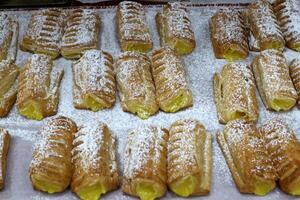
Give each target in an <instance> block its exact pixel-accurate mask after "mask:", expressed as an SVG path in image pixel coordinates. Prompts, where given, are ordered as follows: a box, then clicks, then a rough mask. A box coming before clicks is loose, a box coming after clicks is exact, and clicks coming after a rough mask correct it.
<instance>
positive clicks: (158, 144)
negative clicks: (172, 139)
mask: <svg viewBox="0 0 300 200" xmlns="http://www.w3.org/2000/svg"><path fill="white" fill-rule="evenodd" d="M167 141H168V133H167V131H166V130H164V129H161V128H159V127H155V126H142V127H139V128H137V129H135V130H133V131H131V132H129V133H128V137H127V143H126V147H125V155H124V174H123V183H122V190H123V192H125V193H127V194H129V195H132V196H138V194H137V191H136V189H137V186H138V184H140V183H141V182H146V183H147V182H148V183H151V185H152V186H153V187H155V188H156V189H157V190H159V191H156V192H157V197H160V196H163V195H164V193H165V192H166V190H167V187H166V183H167Z"/></svg>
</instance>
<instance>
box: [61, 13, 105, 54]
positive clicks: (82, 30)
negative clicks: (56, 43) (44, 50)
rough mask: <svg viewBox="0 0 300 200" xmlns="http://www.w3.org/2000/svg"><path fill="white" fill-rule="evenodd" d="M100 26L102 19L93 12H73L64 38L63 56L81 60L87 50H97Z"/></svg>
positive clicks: (69, 17) (62, 45)
mask: <svg viewBox="0 0 300 200" xmlns="http://www.w3.org/2000/svg"><path fill="white" fill-rule="evenodd" d="M100 25H101V21H100V17H99V16H98V15H97V14H96V13H95V12H93V11H92V10H87V9H76V10H73V11H71V13H70V15H69V16H68V19H67V24H66V28H65V31H64V35H63V37H62V44H61V54H62V55H63V56H64V57H65V58H71V59H73V58H80V56H81V55H82V54H83V52H84V51H85V50H88V49H97V48H98V46H99V45H98V43H99V33H100Z"/></svg>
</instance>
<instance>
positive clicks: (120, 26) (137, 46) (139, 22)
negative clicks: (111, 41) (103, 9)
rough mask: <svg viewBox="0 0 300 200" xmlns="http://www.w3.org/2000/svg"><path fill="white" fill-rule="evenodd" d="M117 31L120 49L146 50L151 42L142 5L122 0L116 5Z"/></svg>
mask: <svg viewBox="0 0 300 200" xmlns="http://www.w3.org/2000/svg"><path fill="white" fill-rule="evenodd" d="M116 15H117V33H118V38H119V42H120V47H121V50H122V51H139V52H144V53H146V52H148V51H150V50H151V49H152V46H153V43H152V39H151V35H150V29H149V26H148V24H147V21H146V14H145V10H144V8H143V5H142V4H140V3H137V2H133V1H122V2H121V3H119V5H118V7H117V14H116Z"/></svg>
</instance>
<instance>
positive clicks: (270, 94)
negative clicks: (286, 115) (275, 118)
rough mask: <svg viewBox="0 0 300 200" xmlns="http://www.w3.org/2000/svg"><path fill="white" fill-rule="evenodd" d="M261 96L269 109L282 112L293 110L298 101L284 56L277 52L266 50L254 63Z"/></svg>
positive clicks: (253, 66) (253, 67)
mask: <svg viewBox="0 0 300 200" xmlns="http://www.w3.org/2000/svg"><path fill="white" fill-rule="evenodd" d="M252 69H253V72H254V76H255V79H256V85H257V87H258V90H259V93H260V96H261V98H262V100H263V102H264V104H265V106H266V107H267V109H271V110H275V111H280V110H284V111H285V110H289V109H291V108H292V107H293V106H294V105H295V104H296V101H297V98H298V96H297V92H296V90H295V88H294V85H293V82H292V80H291V77H290V74H289V67H288V65H287V62H286V59H285V57H284V56H283V54H282V53H281V52H279V51H277V50H265V51H263V52H261V53H260V55H258V56H256V57H255V59H254V60H253V62H252Z"/></svg>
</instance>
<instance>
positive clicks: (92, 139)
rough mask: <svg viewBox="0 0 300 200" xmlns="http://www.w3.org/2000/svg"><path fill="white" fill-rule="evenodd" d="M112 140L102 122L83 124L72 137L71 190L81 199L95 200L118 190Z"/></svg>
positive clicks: (113, 139) (114, 146)
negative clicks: (72, 166)
mask: <svg viewBox="0 0 300 200" xmlns="http://www.w3.org/2000/svg"><path fill="white" fill-rule="evenodd" d="M115 140H116V139H115V137H114V136H113V135H112V134H111V133H110V131H109V129H108V127H107V125H106V124H104V123H102V122H97V123H96V124H88V125H85V126H83V127H81V128H79V130H78V132H77V133H76V134H75V138H74V141H73V145H74V147H73V150H72V161H73V165H74V174H73V178H72V183H71V188H72V190H73V191H74V192H75V193H76V194H77V195H78V196H79V197H80V198H81V199H99V197H100V196H101V194H104V193H107V192H109V191H111V190H114V189H116V188H117V187H118V182H119V180H118V178H119V176H118V169H117V162H116V144H115V143H116V142H115Z"/></svg>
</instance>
